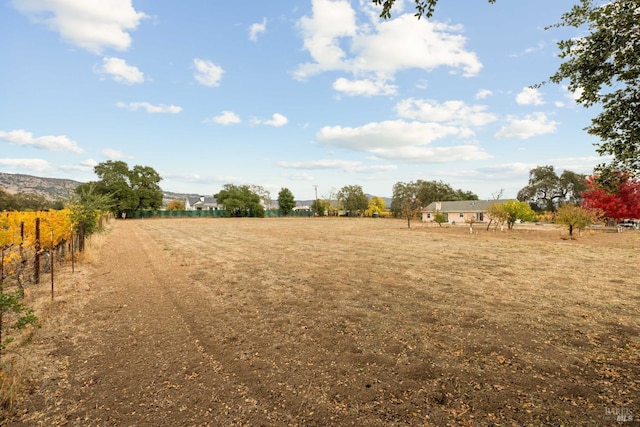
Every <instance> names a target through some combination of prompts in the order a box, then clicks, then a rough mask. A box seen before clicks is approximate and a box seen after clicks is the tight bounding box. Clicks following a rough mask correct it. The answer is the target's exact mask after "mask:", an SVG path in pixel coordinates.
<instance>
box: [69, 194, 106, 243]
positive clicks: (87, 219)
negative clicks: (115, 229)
mask: <svg viewBox="0 0 640 427" xmlns="http://www.w3.org/2000/svg"><path fill="white" fill-rule="evenodd" d="M97 188H98V184H97V183H95V182H93V183H88V184H87V185H81V186H80V187H78V188H77V189H76V195H75V196H72V197H71V199H69V200H68V201H67V207H68V208H69V210H71V223H72V224H73V228H74V230H76V231H78V228H79V227H80V226H82V227H83V230H84V234H85V235H86V236H89V235H91V234H93V233H94V232H96V231H98V226H99V222H98V218H99V216H100V212H108V211H109V210H111V208H112V207H113V205H114V201H113V198H112V196H111V195H110V194H101V193H100V192H98V190H97Z"/></svg>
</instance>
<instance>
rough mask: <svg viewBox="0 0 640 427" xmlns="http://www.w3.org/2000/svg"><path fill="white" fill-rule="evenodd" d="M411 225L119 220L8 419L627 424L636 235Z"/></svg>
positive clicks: (638, 282)
mask: <svg viewBox="0 0 640 427" xmlns="http://www.w3.org/2000/svg"><path fill="white" fill-rule="evenodd" d="M414 225H415V227H414V228H412V229H410V230H408V229H407V228H406V223H405V222H403V221H399V220H391V219H346V218H339V219H338V218H336V219H330V218H318V219H167V220H139V221H133V220H126V221H118V222H116V223H115V224H114V225H113V227H112V229H111V231H110V232H109V233H108V235H107V236H106V241H105V242H104V244H103V245H102V250H101V251H100V254H99V255H98V256H96V257H95V259H94V261H93V263H92V264H91V265H85V266H84V267H82V268H81V270H82V271H80V272H77V273H75V274H74V275H67V277H68V278H67V286H66V288H65V289H66V290H65V289H62V290H61V292H62V293H61V294H59V296H57V297H56V302H55V303H54V306H53V308H51V309H50V311H49V315H48V320H47V321H45V322H44V326H43V328H42V329H41V330H39V331H37V333H36V334H35V336H34V337H33V339H32V342H31V343H30V344H29V346H28V347H27V349H28V350H27V351H28V352H29V353H30V354H31V355H32V356H31V357H33V358H34V359H33V366H34V367H35V368H34V369H33V372H31V375H32V377H33V380H32V381H31V382H29V383H28V386H29V390H28V394H27V395H26V396H24V397H23V399H22V400H21V401H20V402H19V403H18V404H17V406H16V407H15V409H14V410H13V411H12V412H11V413H9V414H7V415H8V416H9V418H8V419H7V420H5V424H6V425H7V426H33V425H38V426H52V425H69V426H106V425H109V426H111V425H119V426H129V425H138V426H141V425H153V426H182V425H184V426H239V425H247V426H331V425H334V426H343V425H355V426H389V425H427V426H445V425H474V426H475V425H536V426H539V425H545V426H549V425H551V426H555V425H558V426H559V425H567V426H575V425H594V426H595V425H616V421H615V419H616V416H617V415H624V416H627V419H629V418H628V417H629V416H631V417H633V419H634V421H631V422H627V423H625V424H623V425H637V424H638V421H637V420H640V320H639V319H640V316H639V312H638V307H639V304H640V279H639V276H640V275H639V274H638V272H639V271H640V252H639V250H640V232H633V231H629V232H624V233H621V234H586V235H583V236H582V237H581V238H579V239H578V240H565V239H561V235H566V232H560V231H559V230H545V231H541V230H514V231H511V232H504V233H500V232H486V231H485V230H484V229H481V228H479V227H476V230H475V231H476V233H475V234H473V235H470V234H469V232H468V229H467V228H463V227H460V228H442V229H441V228H437V227H435V228H433V227H426V226H424V225H423V224H420V223H414ZM540 228H542V227H540ZM35 355H38V356H37V358H36V356H35ZM36 359H37V360H36ZM634 423H635V424H634Z"/></svg>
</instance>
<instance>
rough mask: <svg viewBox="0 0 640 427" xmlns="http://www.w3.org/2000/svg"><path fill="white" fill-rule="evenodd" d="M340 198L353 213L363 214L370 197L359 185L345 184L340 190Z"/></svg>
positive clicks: (343, 204)
mask: <svg viewBox="0 0 640 427" xmlns="http://www.w3.org/2000/svg"><path fill="white" fill-rule="evenodd" d="M338 200H339V201H340V203H341V204H342V207H343V208H344V209H345V210H347V211H349V213H350V214H351V215H353V214H357V215H359V214H362V213H364V211H365V210H366V209H367V206H368V204H369V199H368V198H367V196H366V195H365V194H364V191H362V187H361V186H359V185H345V186H344V187H342V188H341V189H340V191H339V192H338Z"/></svg>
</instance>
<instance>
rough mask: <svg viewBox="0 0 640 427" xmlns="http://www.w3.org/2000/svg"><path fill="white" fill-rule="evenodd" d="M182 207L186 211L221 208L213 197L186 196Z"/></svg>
mask: <svg viewBox="0 0 640 427" xmlns="http://www.w3.org/2000/svg"><path fill="white" fill-rule="evenodd" d="M184 209H185V210H187V211H217V210H218V209H223V208H222V206H220V205H218V201H217V200H216V199H215V197H209V196H187V198H186V200H185V202H184Z"/></svg>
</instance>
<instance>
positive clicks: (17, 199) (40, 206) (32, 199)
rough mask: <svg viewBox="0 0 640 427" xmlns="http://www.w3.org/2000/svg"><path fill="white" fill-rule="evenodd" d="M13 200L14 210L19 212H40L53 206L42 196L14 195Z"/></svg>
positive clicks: (32, 194)
mask: <svg viewBox="0 0 640 427" xmlns="http://www.w3.org/2000/svg"><path fill="white" fill-rule="evenodd" d="M13 200H14V206H15V209H16V210H19V211H41V210H44V209H49V208H51V207H52V206H53V203H51V202H50V201H48V200H47V199H46V198H45V197H44V196H41V195H40V194H34V193H16V194H15V195H14V196H13Z"/></svg>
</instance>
